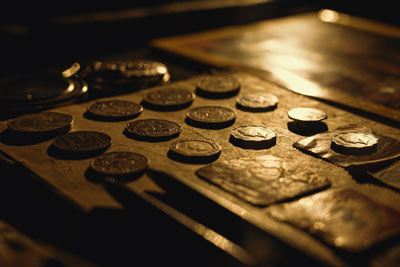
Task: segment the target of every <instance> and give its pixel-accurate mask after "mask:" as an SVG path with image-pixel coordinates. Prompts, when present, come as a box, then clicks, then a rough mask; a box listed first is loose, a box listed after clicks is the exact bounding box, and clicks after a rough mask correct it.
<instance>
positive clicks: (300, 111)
mask: <svg viewBox="0 0 400 267" xmlns="http://www.w3.org/2000/svg"><path fill="white" fill-rule="evenodd" d="M288 116H289V118H290V119H292V120H294V121H299V122H319V121H322V120H325V119H326V118H327V117H328V116H327V115H326V113H325V112H323V111H322V110H319V109H316V108H294V109H291V110H289V112H288Z"/></svg>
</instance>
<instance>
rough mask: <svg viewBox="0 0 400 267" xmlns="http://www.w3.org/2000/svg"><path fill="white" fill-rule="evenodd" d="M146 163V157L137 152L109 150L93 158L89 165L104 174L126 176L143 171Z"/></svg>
mask: <svg viewBox="0 0 400 267" xmlns="http://www.w3.org/2000/svg"><path fill="white" fill-rule="evenodd" d="M148 164H149V161H148V160H147V158H146V157H145V156H143V155H141V154H138V153H133V152H110V153H105V154H103V155H101V156H100V157H98V158H96V159H94V160H93V161H92V162H91V164H90V166H91V167H92V169H93V170H94V171H96V172H99V173H102V174H105V175H112V176H126V175H130V174H135V173H139V172H142V171H144V170H145V169H146V168H147V167H148Z"/></svg>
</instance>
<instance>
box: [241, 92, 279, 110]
mask: <svg viewBox="0 0 400 267" xmlns="http://www.w3.org/2000/svg"><path fill="white" fill-rule="evenodd" d="M278 102H279V100H278V97H277V96H276V95H273V94H268V93H252V94H245V95H243V96H241V97H239V98H237V99H236V103H237V105H238V107H239V108H241V109H243V110H248V111H255V112H257V111H267V110H272V109H274V108H276V106H277V105H278Z"/></svg>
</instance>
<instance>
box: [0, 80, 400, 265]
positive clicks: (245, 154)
mask: <svg viewBox="0 0 400 267" xmlns="http://www.w3.org/2000/svg"><path fill="white" fill-rule="evenodd" d="M231 75H233V76H234V77H235V78H236V79H237V80H238V81H239V82H240V84H241V90H240V92H239V97H240V96H241V94H245V93H246V94H247V93H253V92H259V91H260V90H265V92H268V93H272V94H274V95H276V96H277V97H278V98H279V100H280V102H279V106H278V107H277V108H276V109H275V110H273V111H268V112H258V113H254V112H247V111H243V110H240V109H237V108H236V101H235V97H231V98H228V99H225V100H220V99H219V100H217V99H206V98H203V97H199V96H198V97H196V99H195V100H194V102H193V103H192V105H191V106H190V107H187V108H185V109H182V110H175V111H162V112H161V111H155V110H150V109H144V111H143V112H142V114H140V116H139V117H138V119H163V120H170V121H173V122H175V123H177V124H179V125H181V126H182V132H181V133H180V135H179V137H178V138H175V139H173V140H166V141H161V142H147V141H143V140H136V139H131V138H127V136H126V135H125V134H124V129H125V126H126V124H127V122H126V121H117V122H101V121H96V120H90V119H87V118H86V117H85V116H83V114H84V113H85V111H86V110H87V107H88V106H90V105H91V104H92V103H85V104H80V105H73V106H65V107H60V108H57V109H55V111H58V112H62V113H65V114H70V115H72V116H73V117H74V124H73V126H72V130H71V131H85V130H92V131H100V132H103V133H105V134H107V135H109V136H111V139H112V145H111V147H110V148H109V149H108V150H107V152H114V151H128V152H136V153H140V154H143V155H144V156H146V157H147V158H148V159H149V169H150V171H152V172H159V173H164V174H167V175H168V176H169V177H172V178H173V179H176V180H178V181H180V183H182V184H184V185H185V186H188V187H189V188H191V189H193V190H195V191H197V192H199V193H200V194H202V195H204V196H205V197H207V198H209V199H211V200H212V201H213V202H215V203H217V204H218V205H221V206H223V207H225V208H226V209H227V210H229V211H230V212H232V213H234V214H236V215H237V216H240V217H241V218H243V219H244V220H246V221H248V222H250V223H252V224H254V225H256V226H257V227H259V228H260V229H262V230H263V231H265V232H267V233H269V234H271V235H273V236H275V237H277V238H279V239H281V240H283V241H284V242H287V243H289V244H290V245H291V246H293V247H295V248H297V249H299V250H301V251H303V252H305V253H307V254H308V255H311V256H313V257H315V258H317V259H320V260H322V261H323V262H325V263H330V264H332V265H343V260H342V259H341V257H340V256H339V255H338V254H336V253H335V252H334V251H332V250H331V248H330V247H328V246H326V245H324V244H323V243H321V241H319V240H317V239H315V238H313V237H312V236H310V235H309V234H308V233H306V232H304V231H302V230H300V229H297V228H295V227H292V226H290V225H288V224H286V223H282V222H280V221H276V220H274V219H273V218H271V217H270V216H268V215H267V212H266V209H268V208H269V207H273V206H274V205H275V204H273V203H274V202H275V201H276V200H277V199H276V198H275V199H272V201H269V202H268V203H270V204H271V205H270V206H269V207H267V208H265V207H259V206H257V205H253V204H251V203H249V202H248V201H247V200H246V199H244V198H243V197H242V196H240V195H237V194H234V193H233V192H230V191H228V190H226V189H224V188H221V186H219V185H216V184H214V183H210V182H209V181H207V180H205V179H202V178H200V177H198V176H197V175H196V174H195V173H196V171H197V170H198V169H200V168H202V167H205V166H206V164H208V163H206V162H204V163H203V162H190V163H188V162H181V161H176V160H175V159H173V158H170V157H168V151H169V150H170V144H171V143H172V142H174V141H177V140H181V139H196V140H211V141H214V142H217V143H218V144H220V145H221V147H222V151H221V154H220V156H219V158H218V159H217V160H216V161H215V162H216V164H217V163H221V162H224V161H229V160H236V159H239V160H240V159H243V158H256V157H277V158H280V159H282V162H283V163H284V164H286V165H287V166H288V168H289V169H292V170H293V175H296V173H298V175H299V176H298V180H301V179H306V180H308V179H310V177H309V175H308V173H314V174H315V175H318V176H322V177H325V178H326V179H327V180H329V182H330V184H331V188H332V189H334V188H336V187H340V186H344V185H347V186H350V187H352V188H355V189H357V190H358V191H360V192H361V193H365V194H367V195H368V196H369V197H370V198H371V200H374V201H376V200H379V201H380V202H383V203H384V204H385V205H388V206H390V207H391V208H392V209H393V210H397V211H398V210H399V208H398V206H397V205H396V203H399V201H400V196H399V194H397V193H396V192H393V191H389V190H386V189H385V188H382V187H378V186H375V185H367V186H366V185H360V184H358V183H357V181H356V180H355V179H354V178H353V177H351V176H350V175H349V173H348V172H347V171H346V170H345V169H343V168H340V167H338V166H337V165H334V164H330V163H328V162H326V161H323V160H321V159H319V158H316V157H311V156H309V155H307V154H305V153H302V152H301V151H299V150H297V149H295V148H294V147H293V143H295V142H296V141H299V140H301V139H302V138H303V137H302V136H300V135H299V134H296V133H294V132H291V131H290V130H289V129H288V123H289V122H290V119H289V118H288V117H287V113H288V111H289V110H290V109H292V108H295V107H299V106H302V107H313V108H318V109H321V110H324V111H325V112H326V113H327V115H328V119H327V120H326V125H327V127H328V128H329V129H336V128H337V127H339V126H341V125H345V124H348V122H349V121H351V122H352V123H357V124H358V125H362V126H365V127H367V128H369V129H374V130H375V129H376V131H378V132H379V133H380V134H382V135H385V136H388V137H390V138H392V139H393V140H394V139H398V140H399V139H400V131H399V130H398V129H395V128H391V127H388V126H385V125H382V124H380V123H378V122H374V121H371V120H368V119H365V118H362V117H359V116H357V115H354V114H350V113H348V112H345V111H343V110H340V109H337V108H334V107H332V106H329V105H326V104H323V103H320V102H317V101H315V100H312V99H310V98H306V97H304V96H301V95H298V94H294V93H292V92H290V91H287V90H284V89H281V88H279V87H277V86H275V85H273V84H271V83H267V82H265V81H262V80H260V79H258V78H255V77H254V76H250V75H248V74H245V73H241V72H236V73H232V74H231ZM200 78H201V77H194V78H193V79H190V80H187V81H182V82H178V83H174V84H171V85H170V86H171V87H175V86H183V87H184V88H188V89H191V90H192V92H194V91H195V90H196V84H197V82H198V81H199V79H200ZM144 94H146V90H143V91H138V92H135V93H132V94H127V95H123V96H120V97H119V99H123V100H127V101H132V102H136V103H140V102H141V101H142V99H143V96H144ZM201 106H221V107H225V108H229V109H231V110H233V111H235V113H236V121H235V122H234V124H233V125H231V126H227V127H225V128H221V129H203V128H198V127H193V126H191V125H189V124H187V122H186V120H185V119H186V113H187V112H188V111H189V110H190V109H192V108H196V107H201ZM243 125H263V126H267V127H270V128H272V129H274V130H275V131H276V133H277V139H276V145H275V146H273V147H270V148H268V149H259V150H254V149H245V148H240V147H237V146H235V145H233V144H232V143H231V142H230V141H229V136H230V132H231V130H232V129H233V128H236V127H239V126H243ZM6 129H7V123H6V121H3V122H0V132H2V133H1V134H0V149H1V151H3V152H4V153H5V154H7V155H8V156H10V157H11V158H13V159H15V160H16V161H17V162H19V163H20V165H22V166H23V167H25V168H27V169H29V170H30V171H31V172H33V173H34V174H35V175H36V177H37V178H38V179H40V180H42V181H44V182H45V183H47V184H48V185H49V186H50V187H51V188H52V189H53V190H55V191H56V192H58V193H59V194H61V195H63V196H65V197H67V198H69V199H71V200H72V201H73V202H75V203H76V204H77V205H78V206H80V207H81V208H82V209H85V210H91V209H93V208H95V207H108V208H121V204H120V203H119V202H118V201H117V200H116V199H115V198H114V197H113V196H112V195H110V194H109V192H107V190H105V188H104V186H103V185H102V184H99V183H96V182H94V181H93V180H92V179H90V177H88V175H87V172H88V170H89V168H90V162H91V161H92V160H93V158H83V159H80V160H76V159H71V158H60V157H54V155H53V154H52V153H50V152H51V151H50V150H49V148H50V147H51V144H52V140H51V139H50V140H45V141H41V142H37V143H31V144H25V145H21V144H19V145H17V144H15V143H12V142H8V139H7V138H4V131H5V130H6ZM245 168H246V166H243V169H245ZM296 168H297V171H296ZM298 170H301V171H300V172H298ZM325 185H326V184H325ZM125 186H126V187H128V188H130V189H131V190H133V191H134V192H137V193H138V194H143V195H145V194H146V193H157V194H160V195H163V194H166V192H169V193H170V194H179V192H177V191H173V190H172V191H170V190H171V189H170V188H169V187H168V186H167V185H166V184H163V183H159V181H157V179H154V177H153V176H152V175H149V173H147V174H145V175H143V176H142V177H139V178H137V179H135V180H132V181H129V182H126V183H125ZM329 190H330V189H329ZM279 192H281V191H279ZM302 192H304V191H302ZM307 192H309V191H307ZM293 197H294V198H295V199H293V200H287V199H286V198H285V199H286V201H295V200H296V199H297V198H300V197H301V196H297V194H295V195H293ZM282 200H283V199H282ZM263 204H267V203H265V202H264V203H263Z"/></svg>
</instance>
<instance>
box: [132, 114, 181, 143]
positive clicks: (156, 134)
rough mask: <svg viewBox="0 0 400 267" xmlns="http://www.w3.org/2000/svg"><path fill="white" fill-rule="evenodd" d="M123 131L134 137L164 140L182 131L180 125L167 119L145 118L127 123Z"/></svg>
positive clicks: (147, 139) (146, 139)
mask: <svg viewBox="0 0 400 267" xmlns="http://www.w3.org/2000/svg"><path fill="white" fill-rule="evenodd" d="M125 131H126V133H127V134H128V135H129V136H131V137H133V138H134V139H138V140H144V141H165V140H169V139H172V138H175V137H178V135H179V134H180V133H181V131H182V127H181V126H180V125H179V124H177V123H175V122H172V121H168V120H158V119H146V120H136V121H133V122H130V123H128V124H127V125H126V127H125Z"/></svg>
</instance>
